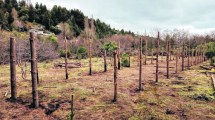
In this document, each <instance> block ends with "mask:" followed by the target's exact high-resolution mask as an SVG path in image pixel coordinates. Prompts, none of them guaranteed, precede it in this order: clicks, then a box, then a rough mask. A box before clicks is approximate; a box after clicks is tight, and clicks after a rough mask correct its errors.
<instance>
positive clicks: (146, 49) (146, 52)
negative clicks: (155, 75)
mask: <svg viewBox="0 0 215 120" xmlns="http://www.w3.org/2000/svg"><path fill="white" fill-rule="evenodd" d="M145 42H146V46H145V61H144V64H145V65H146V64H147V56H148V40H147V39H145Z"/></svg>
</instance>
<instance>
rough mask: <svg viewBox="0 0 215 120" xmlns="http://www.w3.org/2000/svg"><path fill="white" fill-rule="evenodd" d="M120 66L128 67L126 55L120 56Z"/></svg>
mask: <svg viewBox="0 0 215 120" xmlns="http://www.w3.org/2000/svg"><path fill="white" fill-rule="evenodd" d="M121 64H122V66H123V67H130V65H129V56H128V54H127V53H123V54H122V63H121Z"/></svg>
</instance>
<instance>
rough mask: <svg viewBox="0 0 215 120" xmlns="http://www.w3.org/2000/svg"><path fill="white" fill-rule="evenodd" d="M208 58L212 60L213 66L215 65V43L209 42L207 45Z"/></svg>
mask: <svg viewBox="0 0 215 120" xmlns="http://www.w3.org/2000/svg"><path fill="white" fill-rule="evenodd" d="M205 55H206V56H207V58H209V59H211V64H213V63H214V60H213V58H214V56H215V42H209V43H208V44H207V51H206V54H205Z"/></svg>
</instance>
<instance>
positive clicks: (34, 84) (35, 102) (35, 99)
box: [30, 32, 39, 108]
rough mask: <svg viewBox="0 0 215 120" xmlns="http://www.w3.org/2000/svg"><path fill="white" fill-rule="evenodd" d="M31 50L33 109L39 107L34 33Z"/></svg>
mask: <svg viewBox="0 0 215 120" xmlns="http://www.w3.org/2000/svg"><path fill="white" fill-rule="evenodd" d="M30 50H31V78H32V97H33V107H34V108H38V107H39V97H38V90H37V70H36V61H37V60H36V58H37V52H36V48H35V40H34V33H33V32H31V33H30Z"/></svg>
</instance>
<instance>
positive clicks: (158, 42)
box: [156, 32, 160, 82]
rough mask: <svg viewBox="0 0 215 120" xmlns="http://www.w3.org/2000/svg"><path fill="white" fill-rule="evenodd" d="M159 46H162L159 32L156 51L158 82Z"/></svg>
mask: <svg viewBox="0 0 215 120" xmlns="http://www.w3.org/2000/svg"><path fill="white" fill-rule="evenodd" d="M159 46H160V33H159V32H158V38H157V49H156V82H158V65H159V63H158V62H159V61H158V55H159Z"/></svg>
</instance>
